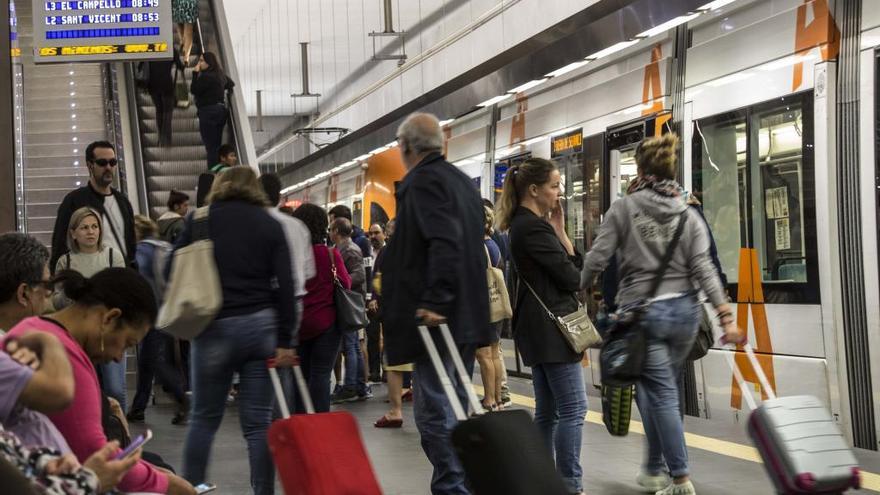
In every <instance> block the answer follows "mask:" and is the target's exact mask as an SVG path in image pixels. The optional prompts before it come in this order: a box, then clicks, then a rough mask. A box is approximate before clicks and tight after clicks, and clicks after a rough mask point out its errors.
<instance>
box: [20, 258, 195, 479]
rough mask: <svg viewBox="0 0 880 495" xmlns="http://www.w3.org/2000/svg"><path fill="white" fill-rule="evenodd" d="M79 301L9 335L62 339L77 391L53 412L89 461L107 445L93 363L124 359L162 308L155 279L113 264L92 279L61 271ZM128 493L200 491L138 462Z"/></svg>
mask: <svg viewBox="0 0 880 495" xmlns="http://www.w3.org/2000/svg"><path fill="white" fill-rule="evenodd" d="M58 280H59V281H60V282H61V283H62V284H63V287H64V291H65V293H66V294H67V296H68V297H69V298H70V299H71V300H72V301H73V304H72V305H70V306H68V307H67V308H65V309H63V310H61V311H58V312H56V313H52V314H50V315H48V316H46V317H33V318H27V319H25V320H22V321H21V322H20V323H19V324H18V325H16V326H15V327H14V328H13V329H12V330H10V331H9V334H8V335H7V337H6V340H5V341H4V343H7V342H9V341H10V339H15V338H19V339H20V338H22V337H23V336H25V334H27V333H28V332H31V331H37V332H44V333H48V334H51V335H53V336H55V337H56V338H58V339H59V340H60V341H61V344H62V345H63V346H64V349H65V351H66V352H67V358H68V360H69V361H70V365H71V367H72V369H73V378H74V382H75V393H74V398H73V402H72V403H71V405H70V407H68V408H67V409H65V410H63V411H60V412H55V413H52V414H50V415H49V418H50V419H51V420H52V422H53V423H54V424H55V426H56V427H57V428H58V430H59V431H60V432H61V433H62V434H63V435H64V438H65V440H66V441H67V443H68V444H69V445H70V448H71V450H72V451H73V453H74V454H75V455H76V457H77V458H78V459H79V460H80V461H81V462H85V461H86V460H87V459H88V458H89V457H90V456H92V455H93V454H94V453H95V452H98V451H99V450H101V449H103V448H105V446H106V445H107V437H106V436H105V435H104V430H103V428H102V425H101V390H100V387H99V385H98V376H97V373H96V371H95V366H94V365H93V364H92V362H93V361H94V362H97V363H106V362H109V361H112V360H119V359H121V358H122V356H123V353H124V350H125V348H127V347H130V346H133V345H136V344H137V343H138V342H139V341H140V340H141V339H142V338H143V336H144V335H145V334H146V333H147V330H148V329H149V328H150V326H151V325H152V324H153V322H154V321H155V319H156V313H157V307H156V301H155V299H154V298H153V294H152V290H151V289H150V286H149V284H147V282H146V281H145V280H144V279H143V278H141V276H140V275H138V274H137V272H135V271H133V270H131V269H128V268H108V269H106V270H103V271H100V272H98V273H97V274H96V275H95V276H94V277H92V278H91V279H87V278H85V277H83V276H82V275H81V274H79V273H78V272H74V271H70V270H68V271H64V272H63V273H60V274H59V275H58ZM119 489H120V490H122V491H127V492H149V493H168V494H174V495H176V494H187V495H190V494H194V493H195V490H194V489H193V487H192V486H191V485H190V484H189V483H187V482H186V481H184V480H183V479H181V478H179V477H177V476H175V475H173V474H168V473H165V472H161V471H159V470H157V469H156V468H155V467H153V466H152V465H150V464H148V463H146V462H144V461H138V462H137V463H136V464H135V465H134V467H132V469H131V470H130V471H129V472H128V473H127V474H126V475H125V477H124V478H123V479H122V481H121V482H120V483H119Z"/></svg>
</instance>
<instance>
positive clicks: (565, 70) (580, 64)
mask: <svg viewBox="0 0 880 495" xmlns="http://www.w3.org/2000/svg"><path fill="white" fill-rule="evenodd" d="M588 63H590V62H589V61H585V60H578V61H577V62H572V63H570V64H568V65H566V66H565V67H560V68H558V69H556V70H554V71H553V72H550V73H549V74H545V75H544V77H559V76H562V75H564V74H568V73H569V72H571V71H573V70H577V69H580V68H581V67H583V66H585V65H587V64H588Z"/></svg>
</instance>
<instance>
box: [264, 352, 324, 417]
mask: <svg viewBox="0 0 880 495" xmlns="http://www.w3.org/2000/svg"><path fill="white" fill-rule="evenodd" d="M267 364H268V365H269V378H270V379H271V380H272V388H274V389H275V398H276V399H278V408H279V409H281V416H282V417H284V419H287V418H289V417H290V408H288V407H287V399H286V398H285V397H284V389H282V388H281V378H279V377H278V370H277V369H276V368H275V359H269V360H268V361H267ZM293 378H294V380H296V388H297V390H299V395H300V397H301V398H302V401H303V406H304V407H305V410H306V414H315V406H314V404H312V396H311V394H309V387H308V386H307V385H306V379H305V377H303V373H302V368H300V366H299V364H296V365H294V366H293Z"/></svg>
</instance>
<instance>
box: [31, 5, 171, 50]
mask: <svg viewBox="0 0 880 495" xmlns="http://www.w3.org/2000/svg"><path fill="white" fill-rule="evenodd" d="M33 7H34V10H33V12H34V62H36V63H38V64H41V63H43V64H44V63H64V62H119V61H125V60H151V59H152V60H155V59H169V58H171V57H172V56H173V53H174V45H173V43H174V35H173V32H172V27H171V0H69V1H64V2H57V1H54V2H53V1H46V0H34V1H33Z"/></svg>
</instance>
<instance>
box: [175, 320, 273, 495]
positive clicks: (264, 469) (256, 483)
mask: <svg viewBox="0 0 880 495" xmlns="http://www.w3.org/2000/svg"><path fill="white" fill-rule="evenodd" d="M277 320H278V317H277V313H276V311H275V310H274V309H264V310H261V311H258V312H256V313H251V314H249V315H243V316H232V317H229V318H223V319H221V320H215V321H214V322H213V323H211V325H210V326H209V327H208V328H207V329H206V330H205V331H204V332H203V333H202V334H201V335H199V336H198V337H196V339H195V340H194V341H193V343H192V349H191V355H190V364H191V367H192V370H191V374H192V390H193V396H192V408H191V421H190V426H189V430H188V431H187V434H186V443H185V445H184V450H183V473H184V477H185V478H186V479H187V481H189V482H190V483H192V484H193V485H197V484H200V483H204V482H205V481H206V476H205V471H206V470H207V467H208V457H209V454H210V452H211V444H212V443H213V442H214V434H215V433H216V432H217V428H219V427H220V423H221V421H222V420H223V413H224V411H225V410H226V396H227V394H228V393H229V388H230V387H231V386H232V374H233V373H234V372H238V373H239V375H240V377H241V382H240V389H239V394H238V400H237V402H238V405H239V421H240V423H241V430H242V433H243V434H244V438H245V441H246V442H247V446H248V458H249V461H250V468H251V487H252V488H253V490H254V493H255V494H257V495H271V494H272V493H274V490H275V470H274V468H273V464H272V456H271V455H270V454H269V446H268V444H267V442H266V432H267V430H268V429H269V424H270V423H271V422H272V404H273V401H274V395H273V390H272V382H271V381H269V370H268V368H267V366H266V360H267V359H268V358H270V357H272V356H274V355H275V344H276V342H277V330H278V322H277Z"/></svg>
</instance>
